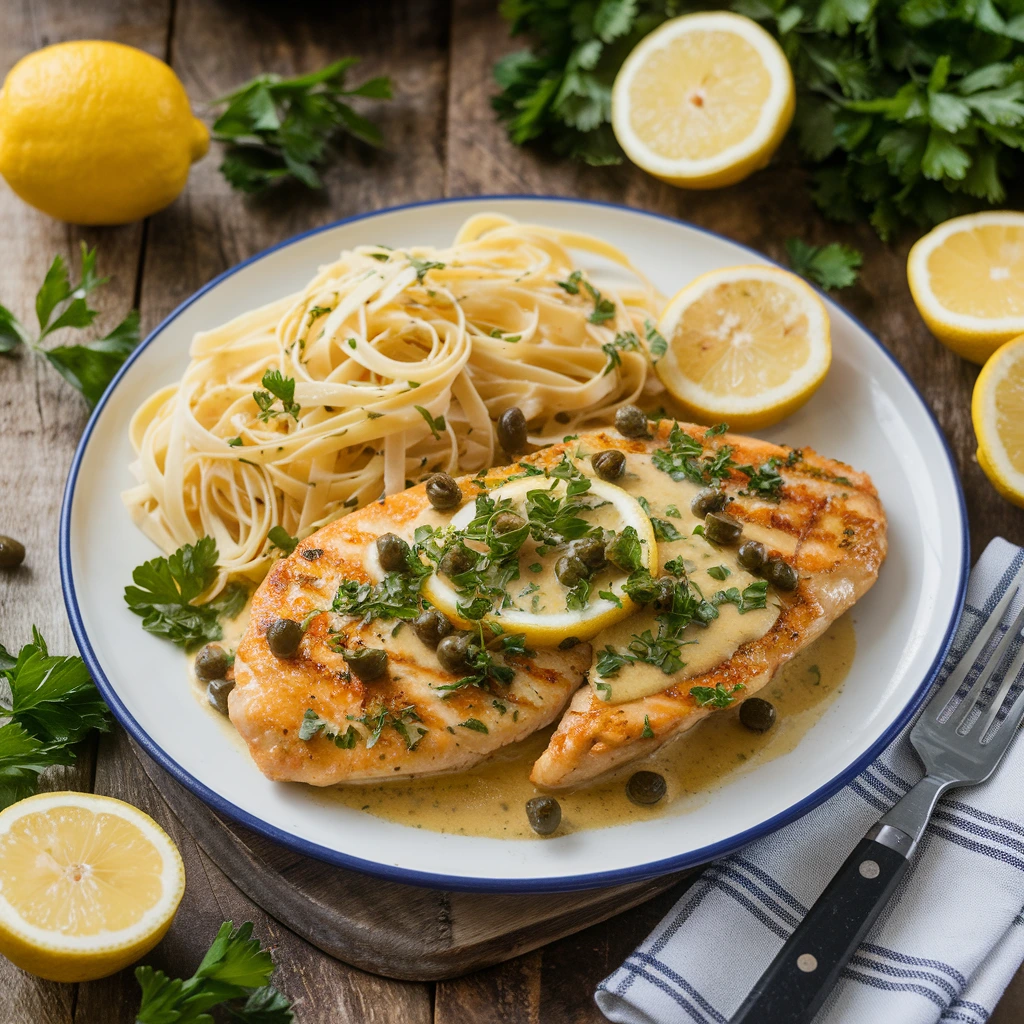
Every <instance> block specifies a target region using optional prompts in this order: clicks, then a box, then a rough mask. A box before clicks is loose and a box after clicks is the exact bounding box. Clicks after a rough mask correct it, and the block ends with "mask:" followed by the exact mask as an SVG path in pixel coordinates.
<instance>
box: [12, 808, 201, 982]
mask: <svg viewBox="0 0 1024 1024" xmlns="http://www.w3.org/2000/svg"><path fill="white" fill-rule="evenodd" d="M184 891H185V869H184V866H183V865H182V862H181V856H180V855H179V853H178V850H177V848H176V847H175V845H174V843H173V842H171V840H170V838H169V837H168V836H167V833H166V832H164V830H163V829H162V828H160V826H159V825H158V824H157V823H156V822H155V821H153V819H152V818H150V817H149V816H148V815H146V814H143V813H142V811H140V810H138V809H137V808H135V807H132V806H131V805H130V804H126V803H123V802H122V801H120V800H114V799H112V798H110V797H106V796H96V795H94V794H92V793H43V794H40V795H39V796H33V797H29V798H28V799H27V800H21V801H20V802H18V803H16V804H12V805H11V806H10V807H8V808H6V809H5V810H4V811H3V812H0V953H3V955H4V956H6V957H7V959H8V960H10V961H11V962H12V963H14V964H16V965H17V966H18V967H20V968H21V969H22V970H25V971H28V972H29V973H31V974H35V975H38V976H39V977H41V978H49V979H50V980H51V981H91V980H92V979H94V978H103V977H106V976H107V975H108V974H114V973H115V972H116V971H119V970H121V969H122V968H124V967H127V966H128V964H130V963H133V962H134V961H135V960H138V959H139V957H141V956H143V955H144V954H145V953H147V952H149V950H150V949H152V948H153V946H155V945H156V944H157V943H158V942H159V941H160V939H161V938H163V935H164V933H165V932H166V931H167V929H168V928H169V927H170V924H171V920H172V919H173V917H174V913H175V911H176V910H177V909H178V904H179V903H180V902H181V897H182V893H183V892H184Z"/></svg>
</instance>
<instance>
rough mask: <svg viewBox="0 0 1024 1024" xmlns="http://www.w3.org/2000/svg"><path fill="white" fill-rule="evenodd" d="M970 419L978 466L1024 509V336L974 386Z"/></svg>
mask: <svg viewBox="0 0 1024 1024" xmlns="http://www.w3.org/2000/svg"><path fill="white" fill-rule="evenodd" d="M971 419H972V421H973V423H974V432H975V434H976V435H977V438H978V465H979V466H981V468H982V471H983V472H984V473H985V475H986V476H987V477H988V478H989V480H990V481H991V482H992V485H993V487H995V489H996V490H997V491H998V492H999V493H1000V494H1001V495H1002V496H1003V497H1004V498H1006V499H1007V500H1008V501H1011V502H1013V504H1015V505H1019V506H1021V507H1022V508H1024V337H1020V338H1016V339H1015V340H1013V341H1009V342H1007V343H1006V344H1005V345H1003V346H1002V347H1001V348H1000V349H998V350H997V352H996V353H995V355H993V356H992V358H991V359H989V361H988V362H987V363H986V364H985V366H984V367H983V368H982V371H981V373H980V374H979V376H978V380H977V382H976V383H975V385H974V394H973V396H972V399H971Z"/></svg>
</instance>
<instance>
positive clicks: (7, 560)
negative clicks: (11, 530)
mask: <svg viewBox="0 0 1024 1024" xmlns="http://www.w3.org/2000/svg"><path fill="white" fill-rule="evenodd" d="M24 561H25V545H24V544H22V543H21V541H20V540H15V539H14V538H13V537H5V536H3V535H2V534H0V569H16V568H17V567H18V566H19V565H21V563H22V562H24Z"/></svg>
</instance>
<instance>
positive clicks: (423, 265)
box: [409, 256, 445, 284]
mask: <svg viewBox="0 0 1024 1024" xmlns="http://www.w3.org/2000/svg"><path fill="white" fill-rule="evenodd" d="M409 264H410V265H411V266H412V268H413V270H415V271H416V280H417V281H418V282H419V283H420V284H423V278H424V277H426V276H427V274H428V273H429V272H430V271H431V270H444V268H445V264H443V263H438V262H437V261H436V260H418V259H416V257H415V256H410V257H409Z"/></svg>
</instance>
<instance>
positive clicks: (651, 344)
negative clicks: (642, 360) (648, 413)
mask: <svg viewBox="0 0 1024 1024" xmlns="http://www.w3.org/2000/svg"><path fill="white" fill-rule="evenodd" d="M644 333H645V336H646V338H647V349H648V351H649V352H650V353H651V359H652V360H653V361H654V362H657V361H658V360H659V359H661V357H662V356H664V355H665V353H666V352H668V342H667V341H666V340H665V339H664V338H663V337H662V335H661V334H660V333H659V332H658V328H657V327H655V326H654V324H653V323H651V321H650V320H645V321H644ZM653 418H654V417H653V416H652V417H651V419H653Z"/></svg>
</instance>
